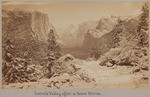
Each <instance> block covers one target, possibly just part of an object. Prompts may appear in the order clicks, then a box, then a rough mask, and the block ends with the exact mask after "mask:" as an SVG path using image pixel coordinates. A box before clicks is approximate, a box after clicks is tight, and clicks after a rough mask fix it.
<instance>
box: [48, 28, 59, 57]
mask: <svg viewBox="0 0 150 97" xmlns="http://www.w3.org/2000/svg"><path fill="white" fill-rule="evenodd" d="M47 41H48V46H47V49H48V54H47V55H48V57H51V58H52V57H53V58H52V59H58V58H59V57H60V56H61V54H60V46H59V45H58V44H57V43H56V38H55V35H54V32H53V30H52V29H51V30H50V32H49V34H48V40H47Z"/></svg>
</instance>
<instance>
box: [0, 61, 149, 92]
mask: <svg viewBox="0 0 150 97" xmlns="http://www.w3.org/2000/svg"><path fill="white" fill-rule="evenodd" d="M75 63H79V64H77V67H78V68H80V72H77V73H76V74H74V75H69V74H68V73H64V74H62V75H58V76H55V77H52V78H51V79H40V80H38V81H37V82H25V83H12V84H9V85H3V86H2V88H4V89H7V88H14V89H19V88H20V89H49V88H54V89H56V88H57V89H59V88H61V89H72V88H73V89H79V88H80V89H95V88H97V89H98V88H99V89H100V88H131V89H137V88H148V86H149V79H148V76H149V72H148V71H146V70H140V71H139V72H135V73H133V71H134V70H135V69H137V67H131V66H113V67H105V66H100V65H99V64H98V62H97V61H79V60H78V61H77V60H76V61H75ZM81 73H82V74H81Z"/></svg>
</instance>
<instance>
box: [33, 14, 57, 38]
mask: <svg viewBox="0 0 150 97" xmlns="http://www.w3.org/2000/svg"><path fill="white" fill-rule="evenodd" d="M31 28H32V31H33V32H34V35H35V37H36V38H37V39H38V40H40V41H45V40H47V35H48V32H49V31H50V29H53V30H54V29H55V28H54V27H53V25H52V24H51V23H50V22H49V18H48V15H47V14H44V13H41V12H39V11H34V12H33V13H32V19H31Z"/></svg>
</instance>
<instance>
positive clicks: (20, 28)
mask: <svg viewBox="0 0 150 97" xmlns="http://www.w3.org/2000/svg"><path fill="white" fill-rule="evenodd" d="M2 28H3V29H2V35H3V39H2V42H3V46H5V42H6V41H7V39H10V40H11V41H12V44H13V45H14V46H15V48H16V51H15V53H14V54H13V55H14V56H16V57H21V58H24V54H25V53H27V56H28V57H31V58H33V60H34V61H35V62H36V61H40V62H41V59H43V57H44V55H46V54H45V53H46V49H47V46H46V41H47V34H48V32H49V29H53V30H54V33H55V29H54V27H53V25H51V24H50V23H49V20H48V16H47V15H46V14H43V13H41V12H38V11H34V12H28V11H24V10H21V11H20V10H12V11H8V10H2ZM3 51H4V50H3Z"/></svg>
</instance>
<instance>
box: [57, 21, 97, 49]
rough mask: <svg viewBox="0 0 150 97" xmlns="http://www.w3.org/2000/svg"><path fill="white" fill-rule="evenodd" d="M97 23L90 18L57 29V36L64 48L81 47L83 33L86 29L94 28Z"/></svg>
mask: <svg viewBox="0 0 150 97" xmlns="http://www.w3.org/2000/svg"><path fill="white" fill-rule="evenodd" d="M97 24H98V21H93V20H91V21H87V22H83V23H81V24H78V25H77V26H75V25H70V26H69V27H67V28H66V29H59V31H58V32H60V34H59V36H60V38H61V40H62V41H63V42H64V45H65V47H66V48H68V47H81V46H82V45H83V39H84V35H85V34H86V32H87V31H88V29H94V28H95V27H96V25H97ZM68 40H69V41H68Z"/></svg>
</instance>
